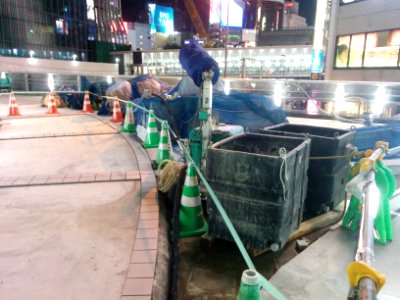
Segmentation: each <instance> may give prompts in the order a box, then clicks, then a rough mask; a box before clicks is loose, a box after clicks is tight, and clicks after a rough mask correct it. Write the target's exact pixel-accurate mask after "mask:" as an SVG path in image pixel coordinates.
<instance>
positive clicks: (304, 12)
mask: <svg viewBox="0 0 400 300" xmlns="http://www.w3.org/2000/svg"><path fill="white" fill-rule="evenodd" d="M296 1H297V2H299V4H300V10H299V15H301V16H303V17H305V18H306V19H307V24H308V25H309V26H313V25H314V21H315V11H316V8H317V0H296Z"/></svg>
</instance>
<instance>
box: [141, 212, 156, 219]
mask: <svg viewBox="0 0 400 300" xmlns="http://www.w3.org/2000/svg"><path fill="white" fill-rule="evenodd" d="M158 217H159V215H158V212H156V211H153V212H145V213H142V212H141V213H140V214H139V220H158Z"/></svg>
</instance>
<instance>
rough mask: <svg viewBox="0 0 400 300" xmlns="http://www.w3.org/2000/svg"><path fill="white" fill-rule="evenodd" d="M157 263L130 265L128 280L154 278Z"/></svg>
mask: <svg viewBox="0 0 400 300" xmlns="http://www.w3.org/2000/svg"><path fill="white" fill-rule="evenodd" d="M155 269H156V264H155V263H148V264H129V269H128V278H146V277H150V278H154V272H155Z"/></svg>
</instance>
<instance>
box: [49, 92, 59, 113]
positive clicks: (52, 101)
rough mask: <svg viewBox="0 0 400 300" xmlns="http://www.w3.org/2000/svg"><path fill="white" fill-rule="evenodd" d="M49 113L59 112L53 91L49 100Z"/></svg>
mask: <svg viewBox="0 0 400 300" xmlns="http://www.w3.org/2000/svg"><path fill="white" fill-rule="evenodd" d="M47 108H48V110H47V113H48V114H58V110H57V104H56V99H54V94H53V92H51V93H50V95H49V101H48V102H47Z"/></svg>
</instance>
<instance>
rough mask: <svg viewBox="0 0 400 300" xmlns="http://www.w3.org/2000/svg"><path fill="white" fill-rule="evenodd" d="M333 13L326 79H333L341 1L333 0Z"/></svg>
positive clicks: (330, 22) (331, 14)
mask: <svg viewBox="0 0 400 300" xmlns="http://www.w3.org/2000/svg"><path fill="white" fill-rule="evenodd" d="M330 9H331V11H330V14H329V31H328V45H329V47H327V50H326V63H325V79H327V80H331V79H332V70H333V65H334V62H333V59H334V58H335V51H336V45H335V44H336V19H337V15H338V10H339V0H331V8H330Z"/></svg>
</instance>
